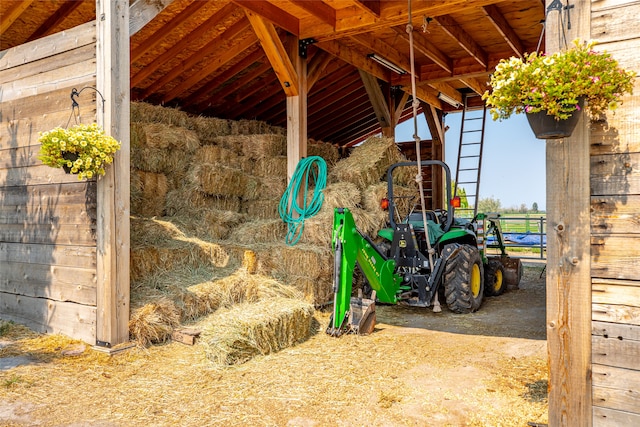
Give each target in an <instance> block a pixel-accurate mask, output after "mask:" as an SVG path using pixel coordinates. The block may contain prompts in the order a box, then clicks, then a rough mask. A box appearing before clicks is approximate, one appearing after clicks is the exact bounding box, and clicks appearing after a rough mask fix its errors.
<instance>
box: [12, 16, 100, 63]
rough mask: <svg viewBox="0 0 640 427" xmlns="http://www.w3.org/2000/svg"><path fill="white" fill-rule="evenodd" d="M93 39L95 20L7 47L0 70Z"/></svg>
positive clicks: (77, 45)
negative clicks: (42, 37)
mask: <svg viewBox="0 0 640 427" xmlns="http://www.w3.org/2000/svg"><path fill="white" fill-rule="evenodd" d="M95 41H96V23H95V21H91V22H87V23H86V24H82V25H78V26H77V27H74V28H71V29H69V30H65V31H61V32H59V33H56V34H52V35H50V36H48V37H45V38H44V39H38V40H34V41H32V42H28V43H24V44H21V45H20V46H16V47H12V48H11V49H7V50H6V51H4V52H3V55H2V56H1V57H0V70H5V69H8V68H13V67H17V66H19V65H22V64H26V63H29V62H33V61H37V60H39V59H43V58H47V57H49V56H52V55H56V54H59V53H61V52H65V51H67V50H72V49H75V48H78V47H80V46H85V45H87V44H91V43H95Z"/></svg>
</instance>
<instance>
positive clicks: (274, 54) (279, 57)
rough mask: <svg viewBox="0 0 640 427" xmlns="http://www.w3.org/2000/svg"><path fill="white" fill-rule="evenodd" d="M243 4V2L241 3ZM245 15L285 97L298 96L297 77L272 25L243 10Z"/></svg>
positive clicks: (258, 16)
mask: <svg viewBox="0 0 640 427" xmlns="http://www.w3.org/2000/svg"><path fill="white" fill-rule="evenodd" d="M243 4H244V2H243ZM245 13H246V15H247V18H248V19H249V22H250V23H251V27H253V31H254V32H255V33H256V36H258V40H260V44H261V45H262V49H264V53H265V55H267V58H269V62H270V63H271V67H272V68H273V71H274V72H275V73H276V76H278V80H280V84H281V85H282V89H283V90H284V92H285V94H286V95H287V96H297V95H298V75H297V73H296V70H295V68H294V67H293V63H292V62H291V59H290V58H289V55H288V54H287V51H286V49H285V48H284V45H283V44H282V40H280V37H279V36H278V33H277V32H276V29H275V27H274V26H273V24H272V23H270V22H267V21H265V20H264V19H263V18H262V17H261V16H260V15H257V14H255V13H254V12H251V11H250V10H246V9H245Z"/></svg>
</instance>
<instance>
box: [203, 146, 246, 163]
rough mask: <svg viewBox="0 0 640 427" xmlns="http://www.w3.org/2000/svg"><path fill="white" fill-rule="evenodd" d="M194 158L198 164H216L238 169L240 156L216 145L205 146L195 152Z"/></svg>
mask: <svg viewBox="0 0 640 427" xmlns="http://www.w3.org/2000/svg"><path fill="white" fill-rule="evenodd" d="M196 158H197V159H198V161H199V162H200V163H211V164H218V163H222V164H225V165H227V166H234V167H236V166H237V167H240V166H241V164H242V163H241V161H240V156H239V155H238V154H237V153H236V152H235V151H232V150H229V149H228V148H224V147H220V146H218V145H205V146H204V147H201V148H200V149H199V150H198V151H197V152H196Z"/></svg>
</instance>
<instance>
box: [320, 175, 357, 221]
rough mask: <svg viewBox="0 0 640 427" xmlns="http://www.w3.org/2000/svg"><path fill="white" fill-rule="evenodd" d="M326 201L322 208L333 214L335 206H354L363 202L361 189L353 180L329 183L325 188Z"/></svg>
mask: <svg viewBox="0 0 640 427" xmlns="http://www.w3.org/2000/svg"><path fill="white" fill-rule="evenodd" d="M322 192H323V194H324V202H323V203H322V208H321V210H323V211H324V210H328V211H330V212H331V214H332V215H333V209H334V208H352V207H356V206H358V205H359V204H360V202H361V194H360V189H359V188H358V187H357V186H356V185H355V184H353V183H351V182H334V183H331V184H327V186H326V187H325V189H324V190H322Z"/></svg>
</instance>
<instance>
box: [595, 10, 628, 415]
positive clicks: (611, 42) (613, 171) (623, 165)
mask: <svg viewBox="0 0 640 427" xmlns="http://www.w3.org/2000/svg"><path fill="white" fill-rule="evenodd" d="M638 16H640V3H639V2H637V1H631V0H594V1H592V3H591V37H592V38H593V39H595V40H598V41H599V42H600V43H601V44H600V45H599V47H598V49H606V50H607V51H608V52H610V53H611V54H613V55H614V57H615V58H616V59H617V60H618V61H619V62H620V63H621V65H622V66H623V67H625V68H628V69H632V70H635V71H636V72H638V73H639V74H640V57H639V56H638V50H640V27H639V26H638V24H637V19H638ZM590 163H591V174H590V181H591V182H590V184H591V277H592V279H591V283H592V336H591V341H592V389H593V395H592V397H593V425H594V426H631V425H634V426H637V425H640V227H639V225H638V224H639V223H640V83H636V86H635V90H634V95H633V96H627V97H625V99H624V104H623V105H622V107H621V109H619V110H618V111H617V112H616V113H615V114H608V116H607V120H606V121H602V122H595V123H592V124H591V150H590Z"/></svg>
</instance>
